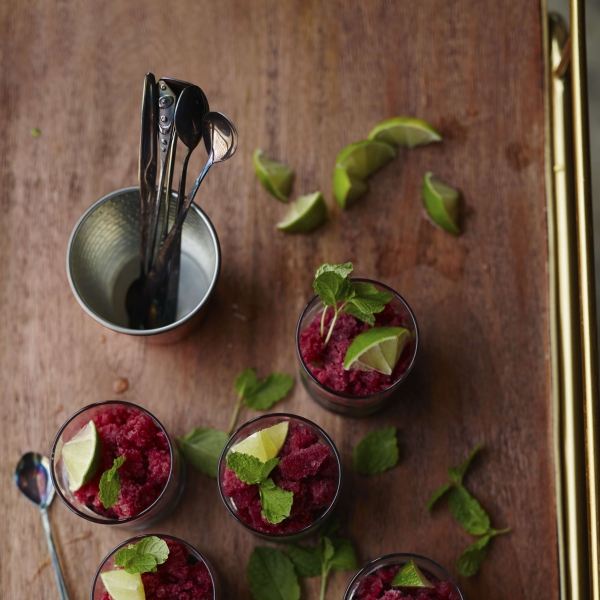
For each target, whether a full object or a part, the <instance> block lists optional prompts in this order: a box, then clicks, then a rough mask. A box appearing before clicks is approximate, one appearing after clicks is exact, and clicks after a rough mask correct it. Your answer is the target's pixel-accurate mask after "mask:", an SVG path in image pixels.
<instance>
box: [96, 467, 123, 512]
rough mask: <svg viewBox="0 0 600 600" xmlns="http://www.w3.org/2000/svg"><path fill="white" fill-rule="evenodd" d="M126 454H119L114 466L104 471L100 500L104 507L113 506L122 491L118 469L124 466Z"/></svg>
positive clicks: (101, 480) (101, 479)
mask: <svg viewBox="0 0 600 600" xmlns="http://www.w3.org/2000/svg"><path fill="white" fill-rule="evenodd" d="M124 462H125V457H124V456H119V457H118V458H115V460H114V461H113V466H112V467H111V468H110V469H108V470H106V471H104V473H102V477H101V478H100V486H99V487H100V494H99V495H100V502H102V506H104V508H112V507H113V506H114V505H115V504H116V503H117V499H118V498H119V492H120V491H121V476H120V475H119V473H118V471H117V469H118V468H119V467H121V466H123V463H124Z"/></svg>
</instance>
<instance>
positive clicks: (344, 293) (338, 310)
mask: <svg viewBox="0 0 600 600" xmlns="http://www.w3.org/2000/svg"><path fill="white" fill-rule="evenodd" d="M353 270H354V267H353V265H352V263H344V264H340V265H331V264H328V263H325V264H324V265H321V266H320V267H319V268H318V269H317V272H316V273H315V280H314V281H313V288H314V289H315V292H317V295H318V296H319V298H321V301H322V302H323V304H324V305H325V308H324V309H323V313H322V315H321V337H324V338H325V342H324V344H325V345H327V344H328V343H329V340H330V338H331V334H332V332H333V329H334V327H335V323H336V321H337V319H338V317H339V316H340V315H341V314H343V313H348V314H350V315H352V316H353V317H356V318H357V319H359V320H360V321H364V322H365V323H368V324H369V325H371V326H372V325H374V324H375V317H374V316H373V315H375V314H377V313H380V312H381V311H382V310H383V309H384V308H385V305H386V304H387V303H388V302H389V301H390V300H391V299H392V297H391V296H390V295H389V294H387V293H385V292H379V291H378V290H377V288H375V286H373V285H371V284H370V283H359V282H353V281H351V280H350V279H349V278H348V277H349V275H350V273H352V271H353ZM330 307H331V308H333V318H332V319H331V323H330V325H329V331H328V332H327V336H325V315H326V314H327V311H328V309H329V308H330Z"/></svg>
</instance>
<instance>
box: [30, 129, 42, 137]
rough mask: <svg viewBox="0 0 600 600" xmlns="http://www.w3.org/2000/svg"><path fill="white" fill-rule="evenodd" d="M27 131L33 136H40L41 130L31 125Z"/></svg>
mask: <svg viewBox="0 0 600 600" xmlns="http://www.w3.org/2000/svg"><path fill="white" fill-rule="evenodd" d="M29 133H31V135H32V136H33V137H40V135H41V134H42V132H41V131H40V130H39V129H38V128H37V127H32V128H31V129H30V130H29Z"/></svg>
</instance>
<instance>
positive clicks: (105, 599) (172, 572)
mask: <svg viewBox="0 0 600 600" xmlns="http://www.w3.org/2000/svg"><path fill="white" fill-rule="evenodd" d="M159 598H189V599H190V600H192V599H193V600H217V599H218V598H219V593H218V584H217V578H216V575H215V572H214V570H213V568H212V567H211V565H210V563H209V562H208V561H207V560H206V559H205V558H204V556H202V554H200V552H198V551H197V550H196V549H195V548H194V547H192V546H190V545H189V544H188V543H187V542H184V541H183V540H180V539H178V538H176V537H173V536H170V535H163V534H153V535H140V536H137V537H134V538H131V539H129V540H127V541H126V542H123V543H122V544H119V545H118V546H117V547H116V548H115V549H114V550H112V551H111V552H110V554H108V556H107V557H106V558H105V559H104V560H103V561H102V563H101V564H100V566H99V567H98V570H97V571H96V575H95V577H94V582H93V583H92V593H91V600H138V599H139V600H144V599H145V600H158V599H159Z"/></svg>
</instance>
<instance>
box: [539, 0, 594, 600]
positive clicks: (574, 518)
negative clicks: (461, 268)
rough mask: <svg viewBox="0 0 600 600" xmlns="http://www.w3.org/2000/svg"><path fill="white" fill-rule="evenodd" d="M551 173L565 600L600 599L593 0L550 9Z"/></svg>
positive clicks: (546, 23) (557, 447) (558, 472)
mask: <svg viewBox="0 0 600 600" xmlns="http://www.w3.org/2000/svg"><path fill="white" fill-rule="evenodd" d="M542 9H543V10H542V14H543V16H544V22H543V32H544V45H545V51H546V58H547V61H546V67H547V68H546V81H547V94H546V114H547V119H546V126H547V136H546V139H547V141H548V143H547V146H546V159H547V160H546V164H547V169H546V178H547V190H548V201H547V207H548V239H549V280H550V326H551V344H552V384H553V415H554V438H555V457H556V460H555V467H556V469H555V471H556V505H557V531H558V545H559V548H558V550H559V552H558V554H559V571H560V598H561V599H569V600H587V599H588V598H594V599H600V562H599V560H600V545H599V544H600V531H599V519H600V512H599V510H600V507H599V505H598V501H599V499H598V460H599V456H598V435H599V432H598V348H597V337H596V335H597V334H596V304H595V286H594V254H593V237H592V206H591V187H590V164H589V138H588V118H587V85H586V61H585V27H584V12H583V9H584V0H571V14H570V16H571V24H572V25H571V37H570V38H569V33H568V30H567V26H566V24H565V22H564V20H563V19H562V18H561V17H559V16H558V15H555V14H550V15H548V14H547V10H546V5H545V2H544V0H542Z"/></svg>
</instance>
